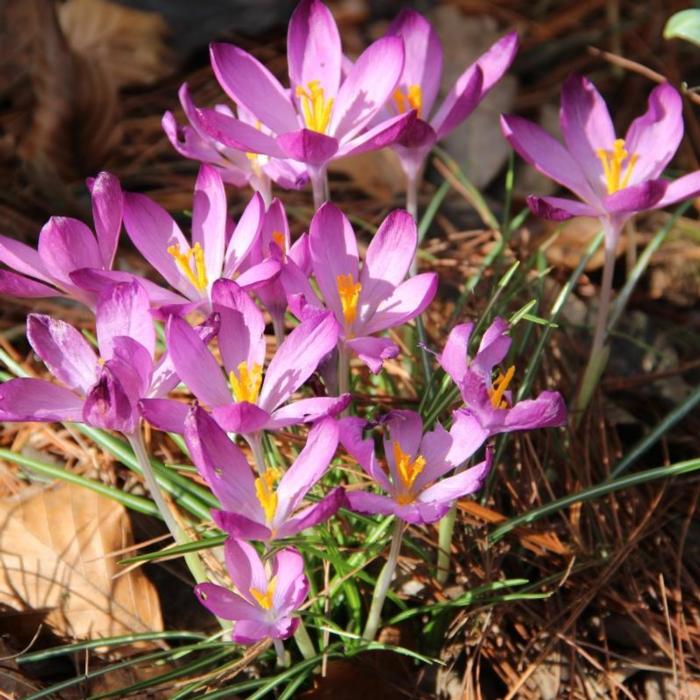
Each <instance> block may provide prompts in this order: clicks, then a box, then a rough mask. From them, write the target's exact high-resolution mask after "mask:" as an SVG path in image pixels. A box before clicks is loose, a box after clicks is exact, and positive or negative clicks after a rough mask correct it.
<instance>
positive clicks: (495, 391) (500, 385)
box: [489, 365, 515, 408]
mask: <svg viewBox="0 0 700 700" xmlns="http://www.w3.org/2000/svg"><path fill="white" fill-rule="evenodd" d="M514 375H515V365H511V366H510V367H509V368H508V369H507V371H506V373H505V374H503V373H502V372H499V373H498V376H497V377H496V379H494V380H493V387H492V388H491V389H489V398H490V399H491V405H492V406H493V407H494V408H508V402H507V401H506V400H505V399H504V398H503V395H504V394H505V393H506V391H507V390H508V385H509V384H510V383H511V382H512V381H513V376H514Z"/></svg>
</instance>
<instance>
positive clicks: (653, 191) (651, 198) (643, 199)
mask: <svg viewBox="0 0 700 700" xmlns="http://www.w3.org/2000/svg"><path fill="white" fill-rule="evenodd" d="M667 184H668V183H667V182H666V180H647V181H646V182H640V183H639V184H638V185H631V186H630V187H625V189H624V190H619V191H618V192H615V194H611V195H609V196H608V197H606V198H605V200H604V201H603V206H604V207H605V209H606V210H607V211H608V212H611V213H613V214H635V213H636V212H639V211H646V210H647V209H653V208H654V207H655V206H657V203H658V202H659V201H660V200H661V198H662V197H663V196H664V193H665V192H666V187H667Z"/></svg>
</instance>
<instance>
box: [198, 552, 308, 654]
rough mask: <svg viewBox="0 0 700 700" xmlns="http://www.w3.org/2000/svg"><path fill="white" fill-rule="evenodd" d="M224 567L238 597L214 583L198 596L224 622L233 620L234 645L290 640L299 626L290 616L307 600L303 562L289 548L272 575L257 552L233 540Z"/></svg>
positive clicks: (276, 561) (201, 589) (205, 585)
mask: <svg viewBox="0 0 700 700" xmlns="http://www.w3.org/2000/svg"><path fill="white" fill-rule="evenodd" d="M224 554H225V559H226V568H227V570H228V573H229V576H230V577H231V582H232V583H233V585H234V586H235V588H236V590H237V591H238V592H237V593H234V592H233V591H230V590H229V589H228V588H224V587H223V586H219V585H217V584H215V583H200V584H197V585H196V586H195V589H194V590H195V593H196V594H197V598H199V600H200V602H201V603H202V605H204V606H205V607H206V608H207V609H208V610H210V611H211V612H212V613H214V615H216V616H217V617H220V618H222V619H224V620H234V621H235V625H234V627H233V637H232V638H233V641H234V642H237V643H238V644H254V643H255V642H260V641H262V640H263V639H268V638H272V639H287V637H291V636H292V635H293V634H294V632H295V631H296V628H297V627H298V626H299V619H298V618H295V617H292V614H293V613H294V611H295V610H297V609H298V608H299V607H300V606H301V604H302V603H303V602H304V599H305V598H306V593H307V591H308V588H309V582H308V581H307V579H306V576H304V559H303V557H302V556H301V554H299V552H298V551H297V550H296V549H292V548H291V547H288V548H286V549H282V550H280V551H279V552H277V553H276V554H275V555H274V557H272V564H271V566H270V567H269V570H268V569H266V566H265V564H264V563H263V562H262V560H261V559H260V556H259V555H258V553H257V552H256V551H255V548H254V547H253V546H252V545H250V544H248V543H247V542H243V541H242V540H237V539H234V538H229V539H228V540H227V541H226V544H225V545H224Z"/></svg>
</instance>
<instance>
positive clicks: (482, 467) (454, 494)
mask: <svg viewBox="0 0 700 700" xmlns="http://www.w3.org/2000/svg"><path fill="white" fill-rule="evenodd" d="M492 458H493V453H492V451H491V450H489V451H488V452H487V457H486V459H485V460H484V461H483V462H481V463H480V464H477V465H476V466H475V467H471V469H467V470H465V471H463V472H460V473H459V474H456V475H455V476H450V477H447V478H446V479H442V480H441V481H438V482H437V484H434V485H433V486H431V487H430V488H427V489H426V490H425V491H423V492H421V494H420V496H419V499H420V500H421V501H422V502H424V503H430V502H431V501H438V502H440V501H442V502H446V501H454V500H455V499H457V498H462V497H463V496H468V495H469V494H471V493H474V492H475V491H478V490H479V489H480V488H481V487H482V486H483V483H484V481H485V480H486V477H487V475H488V473H489V471H490V470H491V461H492Z"/></svg>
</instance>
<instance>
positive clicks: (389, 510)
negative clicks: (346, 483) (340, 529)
mask: <svg viewBox="0 0 700 700" xmlns="http://www.w3.org/2000/svg"><path fill="white" fill-rule="evenodd" d="M347 499H348V504H349V506H350V510H354V511H355V512H356V513H367V514H368V515H394V513H395V512H396V509H397V505H396V502H395V501H394V499H393V498H389V496H382V495H380V494H378V493H370V492H369V491H348V492H347Z"/></svg>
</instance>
